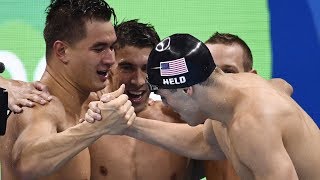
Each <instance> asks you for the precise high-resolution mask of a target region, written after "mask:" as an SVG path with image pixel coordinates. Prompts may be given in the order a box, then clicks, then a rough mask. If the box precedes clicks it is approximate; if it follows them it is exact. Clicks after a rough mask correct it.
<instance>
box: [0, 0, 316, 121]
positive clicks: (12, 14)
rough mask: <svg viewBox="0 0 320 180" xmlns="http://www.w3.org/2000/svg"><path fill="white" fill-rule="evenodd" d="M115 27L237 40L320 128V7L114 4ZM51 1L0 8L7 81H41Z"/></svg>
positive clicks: (260, 1) (217, 1)
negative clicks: (127, 23) (128, 23)
mask: <svg viewBox="0 0 320 180" xmlns="http://www.w3.org/2000/svg"><path fill="white" fill-rule="evenodd" d="M107 2H108V3H109V4H110V5H111V6H112V7H113V8H114V9H115V12H116V14H117V17H118V21H119V22H121V21H123V20H130V19H140V21H141V22H144V23H151V24H153V25H154V26H155V28H156V30H157V31H158V33H159V35H160V37H161V38H162V39H163V38H165V37H166V36H169V35H171V34H173V33H190V34H192V35H194V36H195V37H197V38H199V39H200V40H202V41H205V40H207V39H208V38H209V37H210V36H211V35H212V34H213V33H214V32H216V31H218V32H225V33H226V32H227V33H233V34H236V35H238V36H240V37H241V38H242V39H243V40H244V41H245V42H247V44H248V45H249V47H250V48H251V50H252V53H253V57H254V68H255V69H257V71H258V73H259V74H260V75H261V76H263V77H264V78H266V79H269V78H272V77H281V78H283V79H285V80H286V81H288V82H289V83H290V84H291V85H292V86H293V88H294V93H293V98H294V99H295V100H296V101H297V102H298V103H299V104H300V105H301V106H302V107H303V108H304V109H305V110H306V111H307V112H308V114H309V115H310V116H311V117H312V118H313V119H314V120H315V121H316V123H317V124H318V126H319V125H320V98H319V97H320V96H319V95H318V92H320V85H319V84H320V80H319V79H320V75H318V68H319V67H320V66H319V65H320V43H319V42H320V1H319V0H299V1H289V0H281V1H279V0H269V1H268V0H246V1H236V0H199V1H194V0H175V1H171V0H161V1H154V0H139V1H137V0H126V1H119V0H109V1H107ZM48 4H49V0H31V1H24V0H1V1H0V62H3V63H4V64H5V65H6V70H5V72H4V73H3V74H2V76H4V77H6V78H12V79H19V80H23V81H35V80H39V79H40V78H41V74H42V72H43V70H44V67H45V58H44V54H45V45H44V40H43V37H42V30H43V28H44V21H45V8H46V7H47V5H48Z"/></svg>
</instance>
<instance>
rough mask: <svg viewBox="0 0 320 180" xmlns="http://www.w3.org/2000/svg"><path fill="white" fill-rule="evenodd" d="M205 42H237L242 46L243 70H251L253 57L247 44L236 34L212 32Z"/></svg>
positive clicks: (227, 43) (226, 43) (225, 43)
mask: <svg viewBox="0 0 320 180" xmlns="http://www.w3.org/2000/svg"><path fill="white" fill-rule="evenodd" d="M205 43H206V44H224V45H233V44H238V45H240V46H241V47H242V49H243V52H244V55H243V59H244V61H243V67H244V71H245V72H248V71H250V70H252V66H253V58H252V53H251V50H250V48H249V46H248V45H247V44H246V43H245V42H244V41H243V40H242V39H241V38H240V37H239V36H237V35H233V34H229V33H218V32H216V33H214V34H213V35H212V36H211V37H210V38H209V39H208V40H207V41H206V42H205Z"/></svg>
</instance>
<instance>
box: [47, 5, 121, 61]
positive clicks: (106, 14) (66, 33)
mask: <svg viewBox="0 0 320 180" xmlns="http://www.w3.org/2000/svg"><path fill="white" fill-rule="evenodd" d="M46 13H47V17H46V23H45V28H44V31H43V36H44V39H45V42H46V57H47V58H48V57H49V55H50V54H51V51H52V47H53V44H54V42H55V41H57V40H62V41H66V42H68V43H70V44H73V43H75V42H77V41H79V40H81V39H83V38H84V37H85V36H86V27H85V22H86V21H87V20H92V19H93V20H101V21H110V19H111V16H113V17H114V21H115V22H116V15H115V12H114V10H113V8H111V7H110V6H109V5H108V4H107V3H106V2H105V1H104V0H51V3H50V5H49V6H48V7H47V9H46Z"/></svg>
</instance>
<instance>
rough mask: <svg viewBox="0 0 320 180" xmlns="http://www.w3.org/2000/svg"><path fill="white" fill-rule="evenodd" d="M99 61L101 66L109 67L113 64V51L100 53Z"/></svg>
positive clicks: (108, 50)
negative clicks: (100, 60) (101, 63)
mask: <svg viewBox="0 0 320 180" xmlns="http://www.w3.org/2000/svg"><path fill="white" fill-rule="evenodd" d="M101 59H102V62H103V64H107V65H109V66H111V65H113V64H114V63H115V55H114V50H113V49H110V48H108V49H105V50H104V51H103V52H101Z"/></svg>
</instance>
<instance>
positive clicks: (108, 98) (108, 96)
mask: <svg viewBox="0 0 320 180" xmlns="http://www.w3.org/2000/svg"><path fill="white" fill-rule="evenodd" d="M124 89H125V85H124V84H122V85H121V86H120V87H119V89H117V90H115V91H113V92H111V93H108V94H104V95H102V97H101V99H100V100H101V101H102V102H109V101H111V100H113V99H115V98H117V97H119V96H120V95H122V94H123V93H124Z"/></svg>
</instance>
